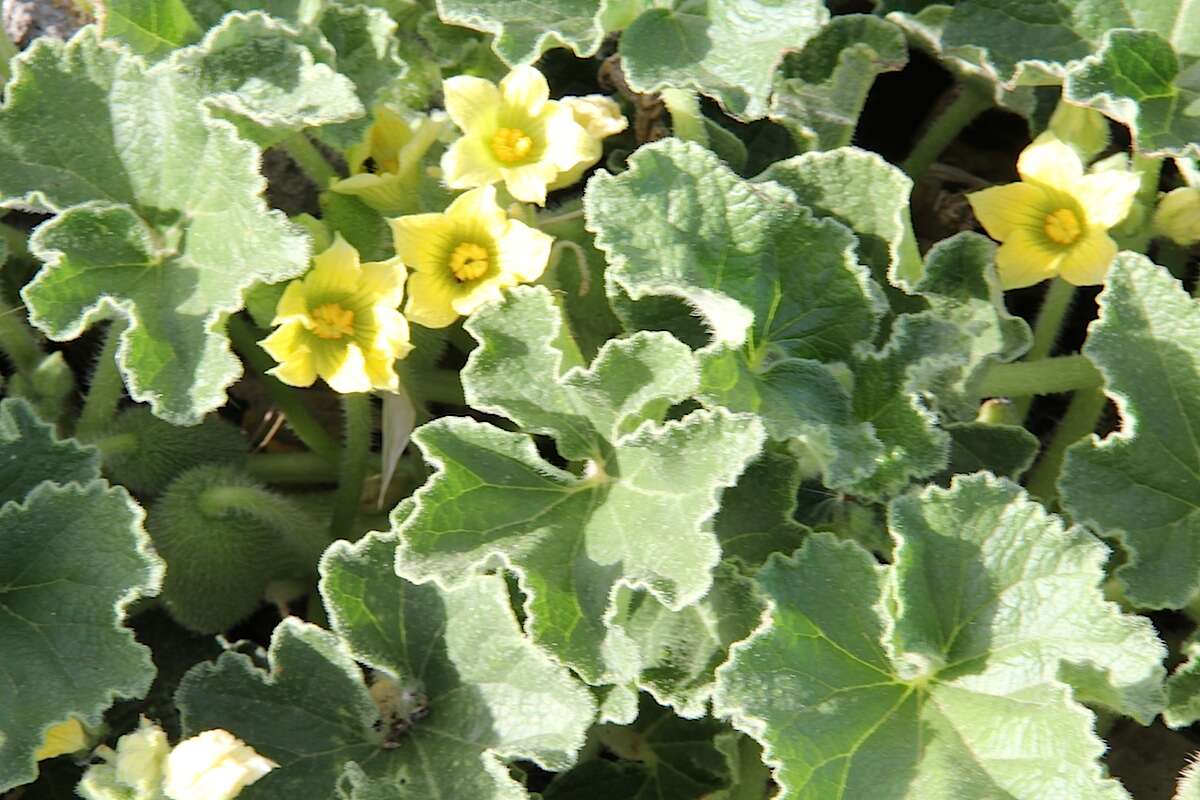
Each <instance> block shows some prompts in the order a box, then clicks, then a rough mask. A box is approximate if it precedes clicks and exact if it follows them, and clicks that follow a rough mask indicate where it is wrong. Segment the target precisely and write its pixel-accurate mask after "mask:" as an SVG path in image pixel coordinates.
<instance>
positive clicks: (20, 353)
mask: <svg viewBox="0 0 1200 800" xmlns="http://www.w3.org/2000/svg"><path fill="white" fill-rule="evenodd" d="M0 350H3V351H4V354H5V355H6V356H8V360H9V361H11V362H12V365H13V366H14V367H16V368H17V370H18V371H19V372H31V371H32V370H34V369H36V368H37V365H38V364H40V363H42V357H43V356H44V355H45V353H43V351H42V343H41V342H40V341H39V340H38V337H37V334H36V333H34V332H33V328H31V327H29V323H27V322H26V321H25V309H24V308H22V307H21V306H10V305H9V304H8V303H6V302H4V301H3V300H0Z"/></svg>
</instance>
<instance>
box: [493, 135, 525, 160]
mask: <svg viewBox="0 0 1200 800" xmlns="http://www.w3.org/2000/svg"><path fill="white" fill-rule="evenodd" d="M532 149H533V139H530V138H529V134H527V133H525V131H523V130H521V129H520V128H501V129H500V130H498V131H496V134H495V135H494V136H493V137H492V154H493V155H495V156H496V158H498V159H500V160H501V161H503V162H504V163H505V164H512V163H514V162H516V161H520V160H521V159H523V158H525V157H526V156H528V155H529V151H530V150H532Z"/></svg>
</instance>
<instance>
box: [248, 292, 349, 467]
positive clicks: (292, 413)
mask: <svg viewBox="0 0 1200 800" xmlns="http://www.w3.org/2000/svg"><path fill="white" fill-rule="evenodd" d="M228 327H229V338H230V340H232V341H233V346H234V348H235V349H236V350H237V351H238V354H239V355H240V356H241V357H242V360H243V361H245V362H246V364H248V365H249V366H250V368H251V369H253V370H254V371H255V372H256V373H258V377H259V380H260V381H261V382H262V385H263V388H265V389H266V390H267V394H269V395H270V396H271V400H273V401H274V403H275V405H276V406H278V407H279V410H280V411H282V412H283V416H284V418H286V419H287V423H288V427H289V428H291V429H292V432H293V433H295V434H296V436H297V437H298V438H299V439H300V441H302V442H304V444H305V445H306V446H307V447H308V449H309V450H312V451H313V452H314V453H316V454H317V455H319V456H321V457H322V458H325V459H326V460H328V461H336V460H337V459H338V456H339V454H340V452H341V451H340V448H339V447H338V445H337V442H336V441H334V439H333V437H332V436H330V435H329V433H328V432H326V430H325V429H324V428H322V427H321V423H319V422H317V420H316V418H315V417H313V415H312V413H311V412H309V410H308V406H306V405H305V404H304V400H303V399H302V398H301V397H300V393H299V392H298V391H296V390H295V389H293V388H292V387H290V386H287V385H285V384H283V383H281V382H280V381H279V379H278V378H275V377H274V376H272V375H268V374H267V370H269V369H271V368H272V367H273V366H275V364H274V362H273V361H272V360H271V357H270V356H269V355H267V352H266V351H265V350H263V349H262V348H261V347H259V346H258V342H259V340H260V339H261V338H263V337H262V334H261V333H260V332H259V331H258V330H257V329H256V328H254V326H252V325H251V324H250V323H249V322H247V321H246V320H244V319H243V318H242V317H240V316H234V317H230V318H229V326H228Z"/></svg>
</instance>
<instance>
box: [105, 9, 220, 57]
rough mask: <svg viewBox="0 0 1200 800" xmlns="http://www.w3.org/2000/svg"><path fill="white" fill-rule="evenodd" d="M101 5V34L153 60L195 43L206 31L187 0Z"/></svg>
mask: <svg viewBox="0 0 1200 800" xmlns="http://www.w3.org/2000/svg"><path fill="white" fill-rule="evenodd" d="M99 8H100V10H101V14H100V18H99V22H100V35H101V36H103V37H104V38H106V39H116V40H118V41H120V42H124V43H125V44H127V45H129V47H130V48H131V49H133V50H135V51H136V52H138V53H141V54H142V55H144V56H147V57H148V58H151V59H155V58H161V57H163V56H165V55H167V54H168V53H170V52H171V51H172V50H174V49H176V48H179V47H183V46H184V45H187V44H191V43H192V42H194V41H196V40H197V39H199V38H200V36H201V34H202V33H203V32H204V31H203V29H202V28H201V27H200V26H199V25H198V24H197V23H196V20H195V19H193V18H192V15H191V14H190V13H188V8H187V4H186V3H184V2H183V0H108V2H106V3H104V4H103V5H101V6H100V7H99Z"/></svg>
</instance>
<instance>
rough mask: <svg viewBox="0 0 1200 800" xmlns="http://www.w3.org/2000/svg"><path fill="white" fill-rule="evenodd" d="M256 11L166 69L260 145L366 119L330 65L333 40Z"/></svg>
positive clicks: (350, 87) (228, 22) (234, 17)
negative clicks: (315, 36)
mask: <svg viewBox="0 0 1200 800" xmlns="http://www.w3.org/2000/svg"><path fill="white" fill-rule="evenodd" d="M311 41H312V39H311V37H307V36H305V35H304V34H302V33H300V32H298V31H297V30H296V29H294V28H291V27H289V26H288V25H285V24H284V23H282V22H279V21H278V20H275V19H273V18H271V17H268V16H266V15H265V14H261V13H258V12H252V13H249V14H230V15H229V16H227V17H225V19H224V20H222V22H221V24H220V25H219V26H217V27H215V28H213V29H212V30H210V31H209V32H208V34H207V35H205V37H204V41H202V42H201V43H200V44H199V45H197V46H195V47H189V48H187V49H186V50H181V51H179V52H178V53H177V54H176V55H175V56H174V57H173V58H172V59H171V60H170V63H169V65H168V66H169V67H170V68H171V69H174V70H176V71H182V72H183V73H185V74H186V75H187V76H188V78H189V79H190V81H193V82H194V83H195V85H196V87H197V88H198V89H199V90H200V91H201V92H203V93H204V95H205V96H206V104H207V106H208V107H209V108H210V109H212V110H213V111H215V112H218V113H219V115H220V116H223V117H227V118H229V119H230V120H231V121H232V122H233V123H234V124H235V125H237V127H238V130H239V132H240V133H241V134H242V135H243V136H244V137H245V138H248V139H251V140H253V141H254V142H256V143H258V144H259V145H261V146H264V147H265V146H268V145H272V144H275V143H277V142H279V141H281V140H282V139H284V138H286V137H287V136H288V135H289V134H291V133H294V132H296V131H299V130H302V129H304V128H310V127H318V126H321V125H329V124H332V123H337V122H346V121H347V120H351V119H354V118H356V117H361V116H362V115H363V105H362V103H360V102H359V100H358V97H357V96H356V94H355V91H356V90H355V85H354V83H353V82H352V81H351V80H350V79H349V78H347V77H346V76H344V75H339V74H338V73H337V72H336V71H335V70H334V69H333V67H332V66H330V65H329V64H326V63H321V62H320V61H318V60H317V59H316V57H314V52H313V49H315V50H316V54H317V55H319V56H320V57H321V58H322V59H325V60H329V61H332V60H334V59H335V58H336V54H335V53H334V52H333V50H332V48H330V47H329V45H328V43H325V42H324V41H323V40H322V41H321V42H320V44H319V45H318V44H316V43H313V44H312V47H313V49H310V47H308V46H305V44H306V43H309V42H311Z"/></svg>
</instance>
